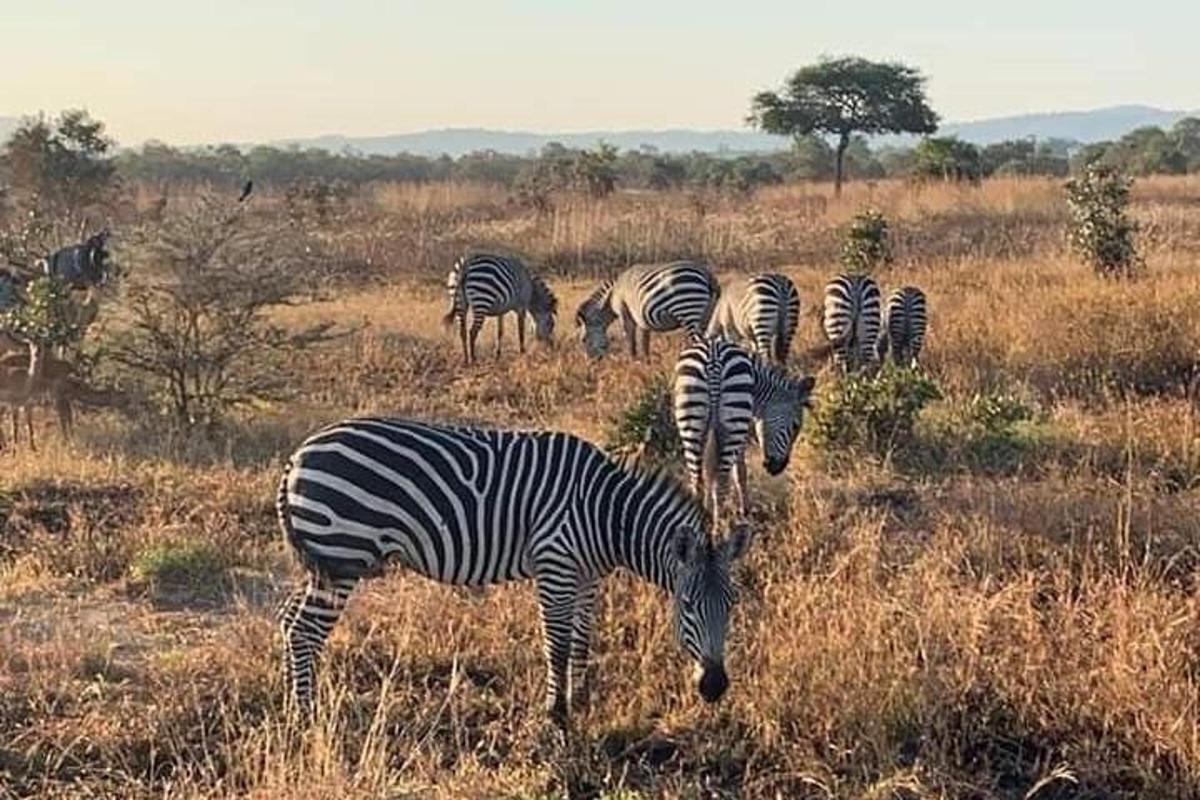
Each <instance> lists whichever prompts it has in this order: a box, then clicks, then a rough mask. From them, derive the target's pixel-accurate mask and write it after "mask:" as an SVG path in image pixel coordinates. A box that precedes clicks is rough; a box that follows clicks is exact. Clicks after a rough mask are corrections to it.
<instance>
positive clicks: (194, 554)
mask: <svg viewBox="0 0 1200 800" xmlns="http://www.w3.org/2000/svg"><path fill="white" fill-rule="evenodd" d="M225 566H226V565H225V558H224V557H223V556H222V554H221V552H220V551H219V550H217V549H216V548H215V547H214V546H213V545H211V544H209V543H207V542H199V541H180V542H160V543H158V544H155V545H152V546H151V547H148V548H146V549H145V550H143V551H141V552H140V553H138V554H137V556H136V557H135V558H134V560H133V564H132V565H131V567H130V573H131V575H132V577H133V579H134V580H136V581H139V582H143V583H146V584H149V585H151V586H156V587H161V586H171V587H193V588H198V589H205V590H212V589H214V588H217V587H218V586H219V585H220V583H221V581H222V580H223V577H224V574H225Z"/></svg>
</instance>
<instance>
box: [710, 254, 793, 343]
mask: <svg viewBox="0 0 1200 800" xmlns="http://www.w3.org/2000/svg"><path fill="white" fill-rule="evenodd" d="M799 326H800V293H799V292H798V291H797V290H796V284H794V283H792V281H791V279H790V278H788V277H787V276H786V275H780V274H778V273H763V274H760V275H752V276H751V277H749V278H743V279H738V280H734V281H731V282H730V283H729V284H728V285H726V286H725V287H723V288H722V289H721V298H720V299H719V300H718V301H717V307H716V310H715V311H714V312H713V316H712V321H711V322H710V323H709V326H708V332H709V335H713V336H717V335H720V336H725V337H727V338H729V339H732V340H734V341H742V340H745V341H748V342H749V343H750V346H751V348H753V349H754V350H755V351H756V352H757V353H758V354H759V355H761V356H762V357H763V358H767V359H770V360H771V361H773V362H775V363H776V364H779V365H781V366H782V365H783V364H786V363H787V359H788V353H789V352H790V350H791V346H792V339H793V338H794V337H795V335H796V329H797V328H798V327H799Z"/></svg>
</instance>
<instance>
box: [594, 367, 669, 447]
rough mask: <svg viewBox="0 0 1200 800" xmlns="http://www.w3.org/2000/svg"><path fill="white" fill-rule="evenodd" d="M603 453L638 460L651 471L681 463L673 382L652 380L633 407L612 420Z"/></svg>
mask: <svg viewBox="0 0 1200 800" xmlns="http://www.w3.org/2000/svg"><path fill="white" fill-rule="evenodd" d="M604 449H605V450H607V451H608V452H609V453H612V454H614V455H620V456H636V457H637V458H638V460H639V463H641V464H643V465H645V466H648V467H655V468H657V467H663V466H673V465H675V464H678V463H680V461H681V460H682V458H683V447H682V445H681V443H680V441H679V431H678V430H676V428H675V415H674V413H673V411H672V394H671V382H670V380H669V379H668V378H667V377H666V376H665V375H658V376H656V377H655V378H653V379H652V380H651V381H650V382H649V383H648V384H646V386H645V387H644V388H643V389H642V391H641V393H640V394H639V395H638V396H637V397H636V398H634V400H633V402H632V403H630V404H629V405H627V406H626V407H625V408H623V409H621V410H620V411H618V412H617V413H616V414H614V415H613V416H612V417H611V418H610V419H609V425H608V431H607V433H606V435H605V443H604Z"/></svg>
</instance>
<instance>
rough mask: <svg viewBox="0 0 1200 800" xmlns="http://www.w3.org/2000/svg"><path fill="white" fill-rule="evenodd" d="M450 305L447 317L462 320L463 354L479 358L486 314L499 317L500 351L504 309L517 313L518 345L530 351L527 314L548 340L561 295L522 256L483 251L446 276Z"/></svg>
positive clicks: (450, 321)
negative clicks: (477, 347)
mask: <svg viewBox="0 0 1200 800" xmlns="http://www.w3.org/2000/svg"><path fill="white" fill-rule="evenodd" d="M446 290H447V292H449V294H450V311H449V312H448V313H447V314H446V316H445V317H443V318H442V322H443V323H445V324H446V325H451V324H453V323H454V321H455V320H457V321H458V326H459V327H458V332H459V339H460V340H461V342H462V349H463V360H464V361H465V362H466V363H468V364H472V363H474V362H475V342H476V340H477V339H478V338H479V331H480V330H481V329H482V328H483V323H484V320H485V319H487V318H488V317H495V318H496V357H497V358H499V356H500V343H501V341H502V340H503V338H504V315H505V314H507V313H508V312H510V311H512V312H515V313H516V315H517V345H518V347H519V349H520V351H521V352H522V353H524V352H525V315H526V314H529V315H531V316H532V317H533V322H534V327H535V335H536V336H537V338H538V341H540V342H542V343H543V344H550V343H551V342H552V341H553V338H554V315H555V313H556V312H557V310H558V300H557V299H556V298H555V297H554V294H553V293H552V292H551V291H550V288H549V287H548V286H546V283H545V282H544V281H543V280H542V279H541V278H540V277H538V276H537V275H534V274H533V273H532V272H530V270H529V269H528V268H527V267H526V266H525V265H524V264H523V263H522V262H521V261H519V260H518V259H516V258H508V257H505V256H498V255H490V254H486V253H479V254H475V255H472V256H464V257H463V258H460V259H459V260H458V261H457V262H456V263H455V264H454V268H453V269H451V270H450V274H449V275H447V276H446Z"/></svg>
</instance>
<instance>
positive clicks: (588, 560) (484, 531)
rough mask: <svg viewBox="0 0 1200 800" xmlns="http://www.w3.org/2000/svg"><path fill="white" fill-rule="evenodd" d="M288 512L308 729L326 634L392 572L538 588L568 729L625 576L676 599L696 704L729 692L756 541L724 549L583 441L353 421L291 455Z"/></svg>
mask: <svg viewBox="0 0 1200 800" xmlns="http://www.w3.org/2000/svg"><path fill="white" fill-rule="evenodd" d="M277 503H278V512H279V519H280V524H281V527H282V528H283V532H284V535H285V537H286V539H287V541H288V542H289V543H290V545H291V548H292V549H293V550H294V551H295V553H296V554H297V555H298V556H299V559H300V561H301V562H302V564H303V565H304V567H305V569H306V571H307V573H308V580H307V584H306V586H305V587H304V588H302V589H299V590H297V591H296V592H295V593H294V594H292V595H291V596H290V597H289V598H288V599H287V600H286V601H285V602H284V604H283V606H282V607H281V609H280V615H279V619H280V626H281V629H282V631H283V639H284V648H285V664H286V675H287V680H288V684H289V686H290V689H291V696H292V698H293V701H294V702H295V704H296V707H297V708H298V709H299V710H300V711H301V712H302V713H305V714H309V713H311V710H312V702H313V701H312V698H313V681H314V673H315V664H314V662H315V659H316V658H317V657H318V655H319V654H320V651H321V649H322V647H323V645H324V642H325V640H326V637H327V636H328V635H329V632H330V629H332V628H333V627H334V625H335V624H336V623H337V621H338V618H339V617H340V616H341V614H342V611H343V609H344V608H345V606H346V602H347V600H348V598H349V597H350V595H351V593H352V592H353V590H354V588H355V586H356V585H357V584H358V582H359V581H360V580H362V579H363V578H366V577H369V576H371V575H374V574H376V573H378V572H379V571H380V569H381V567H382V566H383V565H384V564H385V562H389V561H391V562H398V563H399V564H400V565H402V566H404V567H407V568H409V569H411V570H413V571H415V572H418V573H420V574H422V575H424V576H426V577H428V578H432V579H434V580H437V581H440V582H442V583H449V584H455V585H469V586H482V585H485V584H491V583H499V582H502V581H508V580H517V579H526V578H534V579H535V580H536V582H537V593H538V602H539V605H540V607H541V618H542V624H543V643H544V651H545V657H546V663H547V687H548V691H547V697H546V709H547V712H548V713H549V714H550V716H551V718H552V719H553V720H554V721H555V722H557V723H558V724H560V725H565V724H566V722H567V717H568V711H569V708H570V706H571V705H572V704H577V703H579V702H581V701H582V699H583V698H584V697H585V695H586V687H585V681H586V666H587V660H588V653H589V640H590V634H591V629H592V618H593V615H594V611H595V603H596V596H597V590H598V583H599V580H600V578H602V577H603V576H604V575H606V574H608V573H609V572H612V571H613V570H614V569H617V568H622V567H623V568H625V569H628V570H629V571H631V572H633V573H634V574H635V575H637V576H639V577H641V578H642V579H644V580H647V581H649V582H651V583H653V584H656V585H658V586H659V587H661V588H663V589H665V590H666V591H667V592H669V593H671V594H672V595H673V596H674V611H675V631H676V634H677V638H678V640H679V642H680V644H681V645H682V647H683V649H684V651H685V652H686V653H687V654H688V655H689V656H690V657H691V658H692V659H693V660H694V661H695V662H696V665H697V668H698V669H697V671H698V676H699V677H698V681H697V689H698V690H699V693H700V695H701V696H702V697H703V698H704V699H705V700H706V701H708V702H716V701H717V700H719V699H720V698H721V696H722V694H724V692H725V690H726V689H727V688H728V686H729V678H728V676H727V674H726V672H725V661H724V654H725V637H726V632H727V630H728V625H729V616H730V612H731V610H732V607H733V602H734V586H733V583H732V581H731V578H730V567H731V565H732V563H733V562H734V561H736V560H737V558H738V557H740V556H741V555H742V554H743V553H744V552H745V551H746V549H747V548H748V546H749V544H750V538H751V537H750V533H749V530H748V529H747V528H745V527H741V528H739V529H738V530H736V531H734V532H733V533H732V534H731V535H730V536H729V537H726V539H725V540H724V541H722V542H720V543H715V542H714V541H713V540H712V538H711V536H709V535H708V534H707V533H705V531H706V521H705V519H704V512H703V509H702V508H701V507H700V505H699V504H698V503H697V502H696V501H695V500H694V499H693V498H692V497H691V496H690V495H689V494H688V493H687V492H686V491H685V490H684V489H683V488H682V487H680V486H678V485H677V484H675V483H674V481H672V480H671V479H670V478H669V477H667V476H665V475H663V474H648V473H642V472H639V471H636V470H630V469H626V468H624V467H622V466H620V465H619V464H617V463H615V462H613V461H611V460H609V458H608V457H606V456H605V455H604V454H603V453H602V452H601V451H600V450H599V449H598V448H596V447H595V446H593V445H591V444H589V443H588V442H586V441H584V440H582V439H580V438H578V437H576V436H573V435H571V434H568V433H562V432H554V431H503V430H494V429H488V428H471V427H464V426H455V425H442V424H434V423H427V422H419V421H412V420H403V419H385V418H370V417H367V418H356V419H349V420H345V421H343V422H339V423H336V424H334V425H331V426H329V427H327V428H325V429H324V430H321V431H319V432H317V433H316V434H314V435H313V436H311V437H310V438H309V439H308V440H307V441H305V442H304V443H303V444H302V445H301V446H300V448H299V449H298V450H297V451H296V452H295V453H294V454H293V456H292V457H291V459H290V461H289V463H288V466H287V468H286V470H285V473H284V476H283V479H282V481H281V482H280V486H279V493H278V500H277ZM568 676H569V677H568ZM568 681H569V684H568ZM568 687H569V689H570V698H568V693H567V689H568Z"/></svg>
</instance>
